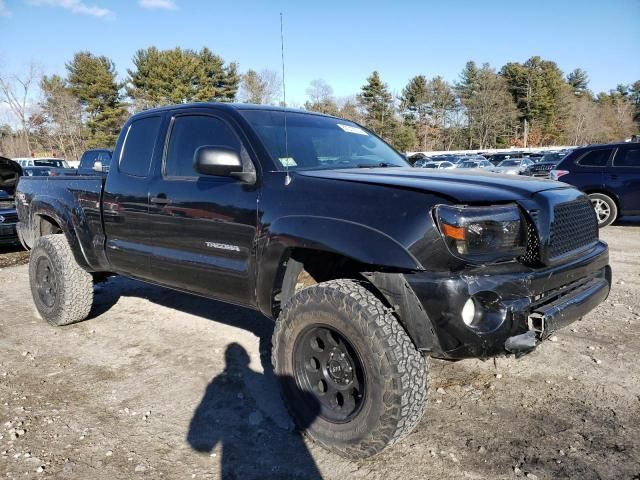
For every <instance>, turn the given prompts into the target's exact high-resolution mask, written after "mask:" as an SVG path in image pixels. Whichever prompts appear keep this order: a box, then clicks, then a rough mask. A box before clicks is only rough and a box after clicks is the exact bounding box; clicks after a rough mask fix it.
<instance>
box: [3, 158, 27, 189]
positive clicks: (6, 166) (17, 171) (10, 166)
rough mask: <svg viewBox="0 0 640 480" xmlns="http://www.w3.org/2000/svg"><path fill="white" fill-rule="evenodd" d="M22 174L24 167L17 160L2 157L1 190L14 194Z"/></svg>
mask: <svg viewBox="0 0 640 480" xmlns="http://www.w3.org/2000/svg"><path fill="white" fill-rule="evenodd" d="M20 175H22V168H21V167H20V165H19V164H18V163H17V162H14V161H13V160H9V159H8V158H5V157H0V190H4V191H5V192H7V193H10V194H13V192H14V191H15V189H16V185H17V184H18V180H19V179H20Z"/></svg>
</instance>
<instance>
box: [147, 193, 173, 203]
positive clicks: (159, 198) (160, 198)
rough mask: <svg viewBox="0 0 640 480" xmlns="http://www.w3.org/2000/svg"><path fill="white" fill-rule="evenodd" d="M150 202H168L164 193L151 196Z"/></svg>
mask: <svg viewBox="0 0 640 480" xmlns="http://www.w3.org/2000/svg"><path fill="white" fill-rule="evenodd" d="M151 203H157V204H158V205H166V204H167V203H169V199H167V197H165V196H164V195H162V194H161V195H158V196H157V197H151Z"/></svg>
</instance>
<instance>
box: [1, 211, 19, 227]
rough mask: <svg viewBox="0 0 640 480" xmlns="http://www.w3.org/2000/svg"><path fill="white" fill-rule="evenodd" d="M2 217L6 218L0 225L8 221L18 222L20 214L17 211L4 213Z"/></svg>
mask: <svg viewBox="0 0 640 480" xmlns="http://www.w3.org/2000/svg"><path fill="white" fill-rule="evenodd" d="M0 216H2V218H4V220H3V221H2V223H0V225H2V224H3V223H4V224H7V223H18V215H17V214H15V213H3V214H2V215H0Z"/></svg>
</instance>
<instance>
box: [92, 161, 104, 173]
mask: <svg viewBox="0 0 640 480" xmlns="http://www.w3.org/2000/svg"><path fill="white" fill-rule="evenodd" d="M93 170H94V171H96V172H100V173H102V162H101V161H100V160H96V161H95V162H93Z"/></svg>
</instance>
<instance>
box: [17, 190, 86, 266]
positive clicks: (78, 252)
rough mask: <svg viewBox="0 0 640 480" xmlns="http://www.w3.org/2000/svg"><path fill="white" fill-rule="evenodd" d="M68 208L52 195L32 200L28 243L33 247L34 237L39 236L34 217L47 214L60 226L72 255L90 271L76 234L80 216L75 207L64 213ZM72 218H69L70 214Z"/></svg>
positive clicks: (80, 219)
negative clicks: (69, 212) (67, 213)
mask: <svg viewBox="0 0 640 480" xmlns="http://www.w3.org/2000/svg"><path fill="white" fill-rule="evenodd" d="M67 210H69V209H68V208H65V205H64V204H63V203H62V202H60V201H59V200H57V199H56V198H54V197H38V198H36V199H35V200H33V201H32V202H31V204H30V206H29V215H30V219H31V225H30V240H31V241H30V242H29V243H30V244H31V246H32V247H33V244H34V243H35V239H36V238H37V237H38V236H40V231H39V230H37V229H38V228H39V226H38V225H37V224H36V223H35V221H36V217H39V216H42V215H44V216H47V217H50V218H52V219H53V220H55V221H56V223H57V224H58V225H59V226H60V228H61V230H62V233H63V234H64V236H65V238H66V239H67V242H69V245H70V247H71V251H72V252H73V256H74V258H75V259H76V262H78V265H80V266H81V267H82V268H83V269H85V270H87V271H91V270H92V269H91V267H90V265H89V262H88V260H87V257H86V253H85V251H84V247H83V245H82V241H81V239H80V237H79V235H78V230H77V229H76V225H75V224H78V223H79V222H81V221H83V219H82V218H79V217H77V215H76V209H75V208H72V209H71V212H72V213H71V214H70V215H65V214H64V212H65V211H67ZM72 215H73V216H74V218H71V216H72Z"/></svg>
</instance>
